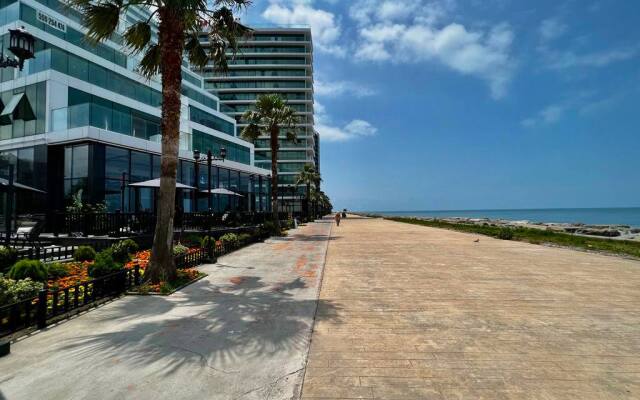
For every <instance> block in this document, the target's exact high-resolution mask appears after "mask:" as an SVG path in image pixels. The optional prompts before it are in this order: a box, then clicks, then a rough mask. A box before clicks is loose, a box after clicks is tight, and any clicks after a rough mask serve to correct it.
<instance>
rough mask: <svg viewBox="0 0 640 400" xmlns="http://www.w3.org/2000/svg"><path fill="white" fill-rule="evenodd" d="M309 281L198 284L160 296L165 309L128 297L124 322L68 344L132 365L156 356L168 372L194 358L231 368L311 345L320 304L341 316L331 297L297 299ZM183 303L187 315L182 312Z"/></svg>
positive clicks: (333, 316) (331, 315)
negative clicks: (178, 295) (176, 295)
mask: <svg viewBox="0 0 640 400" xmlns="http://www.w3.org/2000/svg"><path fill="white" fill-rule="evenodd" d="M304 287H305V283H304V281H303V280H302V279H300V278H297V279H294V280H292V281H290V282H285V283H280V284H278V285H275V286H268V285H266V284H265V283H263V282H262V280H261V278H259V277H256V276H242V277H236V278H234V279H232V280H231V284H228V285H224V286H214V285H211V284H207V283H203V284H196V285H193V286H192V287H191V288H189V290H188V292H185V293H184V295H185V296H184V299H177V301H168V300H165V299H162V298H158V299H154V300H155V301H154V303H158V307H159V308H157V307H155V304H154V307H143V306H142V303H140V305H141V307H140V309H139V310H136V309H135V308H136V307H135V306H136V303H137V302H135V301H134V303H133V304H132V303H129V304H127V310H126V312H125V310H119V311H118V310H115V311H114V313H113V314H114V315H113V316H114V317H116V318H117V316H116V314H119V315H123V314H126V319H128V320H130V321H128V325H127V326H126V327H125V328H123V329H122V330H118V331H111V332H105V333H99V334H95V335H86V336H82V337H76V338H73V339H69V340H68V341H67V342H66V343H65V346H64V350H66V351H69V352H71V353H73V354H74V356H77V357H92V358H96V359H100V358H103V359H107V358H110V357H113V356H114V355H118V358H119V359H121V360H122V363H123V364H126V365H127V367H128V368H131V367H138V366H139V367H143V366H147V365H150V364H152V363H153V364H155V366H156V368H158V369H159V373H160V374H164V375H166V376H168V375H171V374H173V373H175V372H177V371H178V370H179V369H181V368H182V367H183V366H186V365H190V366H191V368H193V364H194V363H195V364H200V365H201V367H205V368H211V369H214V370H216V371H221V372H225V373H226V372H229V371H226V370H224V368H225V366H229V365H232V364H233V363H234V362H237V361H238V360H245V359H247V360H251V359H260V358H261V357H266V356H269V355H270V354H273V353H277V352H282V351H285V352H288V351H292V350H301V349H304V348H305V347H306V346H307V345H308V340H309V338H310V330H311V328H312V324H313V320H312V317H313V315H314V314H315V310H316V305H318V310H321V311H322V312H321V313H318V319H324V320H332V321H335V322H339V317H338V311H339V309H338V307H337V306H336V305H335V304H333V303H332V302H328V301H322V300H320V301H316V300H313V299H296V298H295V293H291V292H292V291H294V290H296V289H302V288H304ZM143 300H144V299H143ZM146 300H147V301H148V299H146ZM183 307H184V310H186V312H185V314H188V315H184V316H181V315H180V309H181V308H183ZM144 310H147V312H148V314H146V315H145V311H144ZM159 311H160V312H161V313H162V314H165V315H162V314H160V315H159V314H158V312H159ZM194 311H195V312H194ZM167 313H169V315H166V314H167ZM129 314H130V315H129ZM171 314H174V315H175V318H174V317H173V315H171ZM155 317H160V318H161V319H162V320H159V319H160V318H155ZM155 319H158V320H155ZM135 320H140V322H135Z"/></svg>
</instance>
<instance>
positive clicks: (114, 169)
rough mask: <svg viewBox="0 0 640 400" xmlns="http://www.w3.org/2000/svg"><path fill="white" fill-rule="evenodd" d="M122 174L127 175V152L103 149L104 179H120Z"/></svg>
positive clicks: (109, 147) (110, 148) (109, 148)
mask: <svg viewBox="0 0 640 400" xmlns="http://www.w3.org/2000/svg"><path fill="white" fill-rule="evenodd" d="M123 173H126V174H127V175H128V174H129V150H126V149H122V148H120V147H113V146H107V147H106V149H105V177H106V178H109V179H122V174H123ZM127 178H128V177H127Z"/></svg>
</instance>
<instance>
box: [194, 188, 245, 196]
mask: <svg viewBox="0 0 640 400" xmlns="http://www.w3.org/2000/svg"><path fill="white" fill-rule="evenodd" d="M201 192H203V193H209V191H208V190H201ZM210 193H211V194H223V195H226V196H238V197H244V196H243V195H241V194H240V193H236V192H234V191H232V190H229V189H225V188H217V189H211V192H210Z"/></svg>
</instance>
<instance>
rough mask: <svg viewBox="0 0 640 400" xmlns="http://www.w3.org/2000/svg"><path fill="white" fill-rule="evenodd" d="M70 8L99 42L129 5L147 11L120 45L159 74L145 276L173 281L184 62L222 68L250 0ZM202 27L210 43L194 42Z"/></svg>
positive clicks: (126, 0) (77, 2) (89, 3)
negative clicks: (151, 228)
mask: <svg viewBox="0 0 640 400" xmlns="http://www.w3.org/2000/svg"><path fill="white" fill-rule="evenodd" d="M66 2H67V4H68V6H70V7H72V8H75V9H77V10H79V11H80V12H81V13H82V15H83V16H84V24H85V26H87V28H88V32H87V36H88V38H89V39H91V40H93V41H95V42H100V41H103V40H105V39H108V38H110V37H111V36H112V35H113V33H114V32H116V29H117V27H118V24H119V23H120V19H121V17H122V16H123V15H124V14H125V13H126V12H127V10H128V9H130V8H133V7H139V8H143V9H145V8H146V9H148V10H150V12H151V16H150V17H149V18H148V19H147V20H146V21H140V22H136V23H134V24H133V25H131V26H130V27H129V28H127V29H126V31H125V32H124V35H123V38H124V45H125V46H126V47H127V48H128V49H129V50H130V51H131V52H132V53H134V54H136V53H141V54H143V57H142V59H141V61H140V65H139V72H140V73H141V74H142V75H144V76H146V77H147V78H151V77H152V76H155V75H157V74H158V73H161V74H162V126H161V127H162V158H161V166H160V190H159V191H158V215H157V224H156V229H155V236H154V238H153V248H152V250H151V260H150V266H149V269H148V270H147V271H146V273H145V278H147V279H150V280H151V281H152V282H154V283H156V282H159V281H161V280H166V279H173V278H174V277H175V276H176V268H175V263H174V259H173V254H172V247H173V219H174V215H175V195H176V174H177V166H178V149H179V138H180V89H181V86H182V70H181V65H182V60H183V58H184V57H185V55H186V57H187V58H188V59H189V61H190V62H191V64H192V65H196V66H200V67H203V66H205V65H206V64H207V62H208V61H209V60H213V61H214V65H215V66H216V67H217V68H218V69H220V70H222V71H225V70H226V69H227V59H226V56H225V51H226V50H227V49H229V48H230V49H232V50H233V51H235V50H236V48H237V46H236V45H237V38H238V37H240V36H242V35H244V34H245V33H246V32H247V31H248V29H247V28H245V27H244V26H242V25H241V24H240V23H238V22H237V21H236V19H235V18H234V15H233V12H234V11H237V10H240V9H242V8H244V7H246V6H248V5H249V4H250V2H251V0H66ZM154 19H155V21H156V22H157V23H158V35H157V37H158V41H157V43H156V42H154V41H153V39H152V36H153V35H152V26H151V25H152V21H153V20H154ZM200 31H206V32H207V33H208V35H209V39H210V42H211V47H210V48H209V49H208V50H207V49H205V48H204V47H203V46H202V45H201V44H200V41H199V40H198V34H199V32H200Z"/></svg>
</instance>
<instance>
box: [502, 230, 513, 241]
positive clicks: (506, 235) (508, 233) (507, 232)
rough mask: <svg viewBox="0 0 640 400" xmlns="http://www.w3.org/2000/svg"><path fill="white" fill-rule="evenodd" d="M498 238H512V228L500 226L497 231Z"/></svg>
mask: <svg viewBox="0 0 640 400" xmlns="http://www.w3.org/2000/svg"><path fill="white" fill-rule="evenodd" d="M498 239H502V240H511V239H513V229H511V228H500V231H498Z"/></svg>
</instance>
